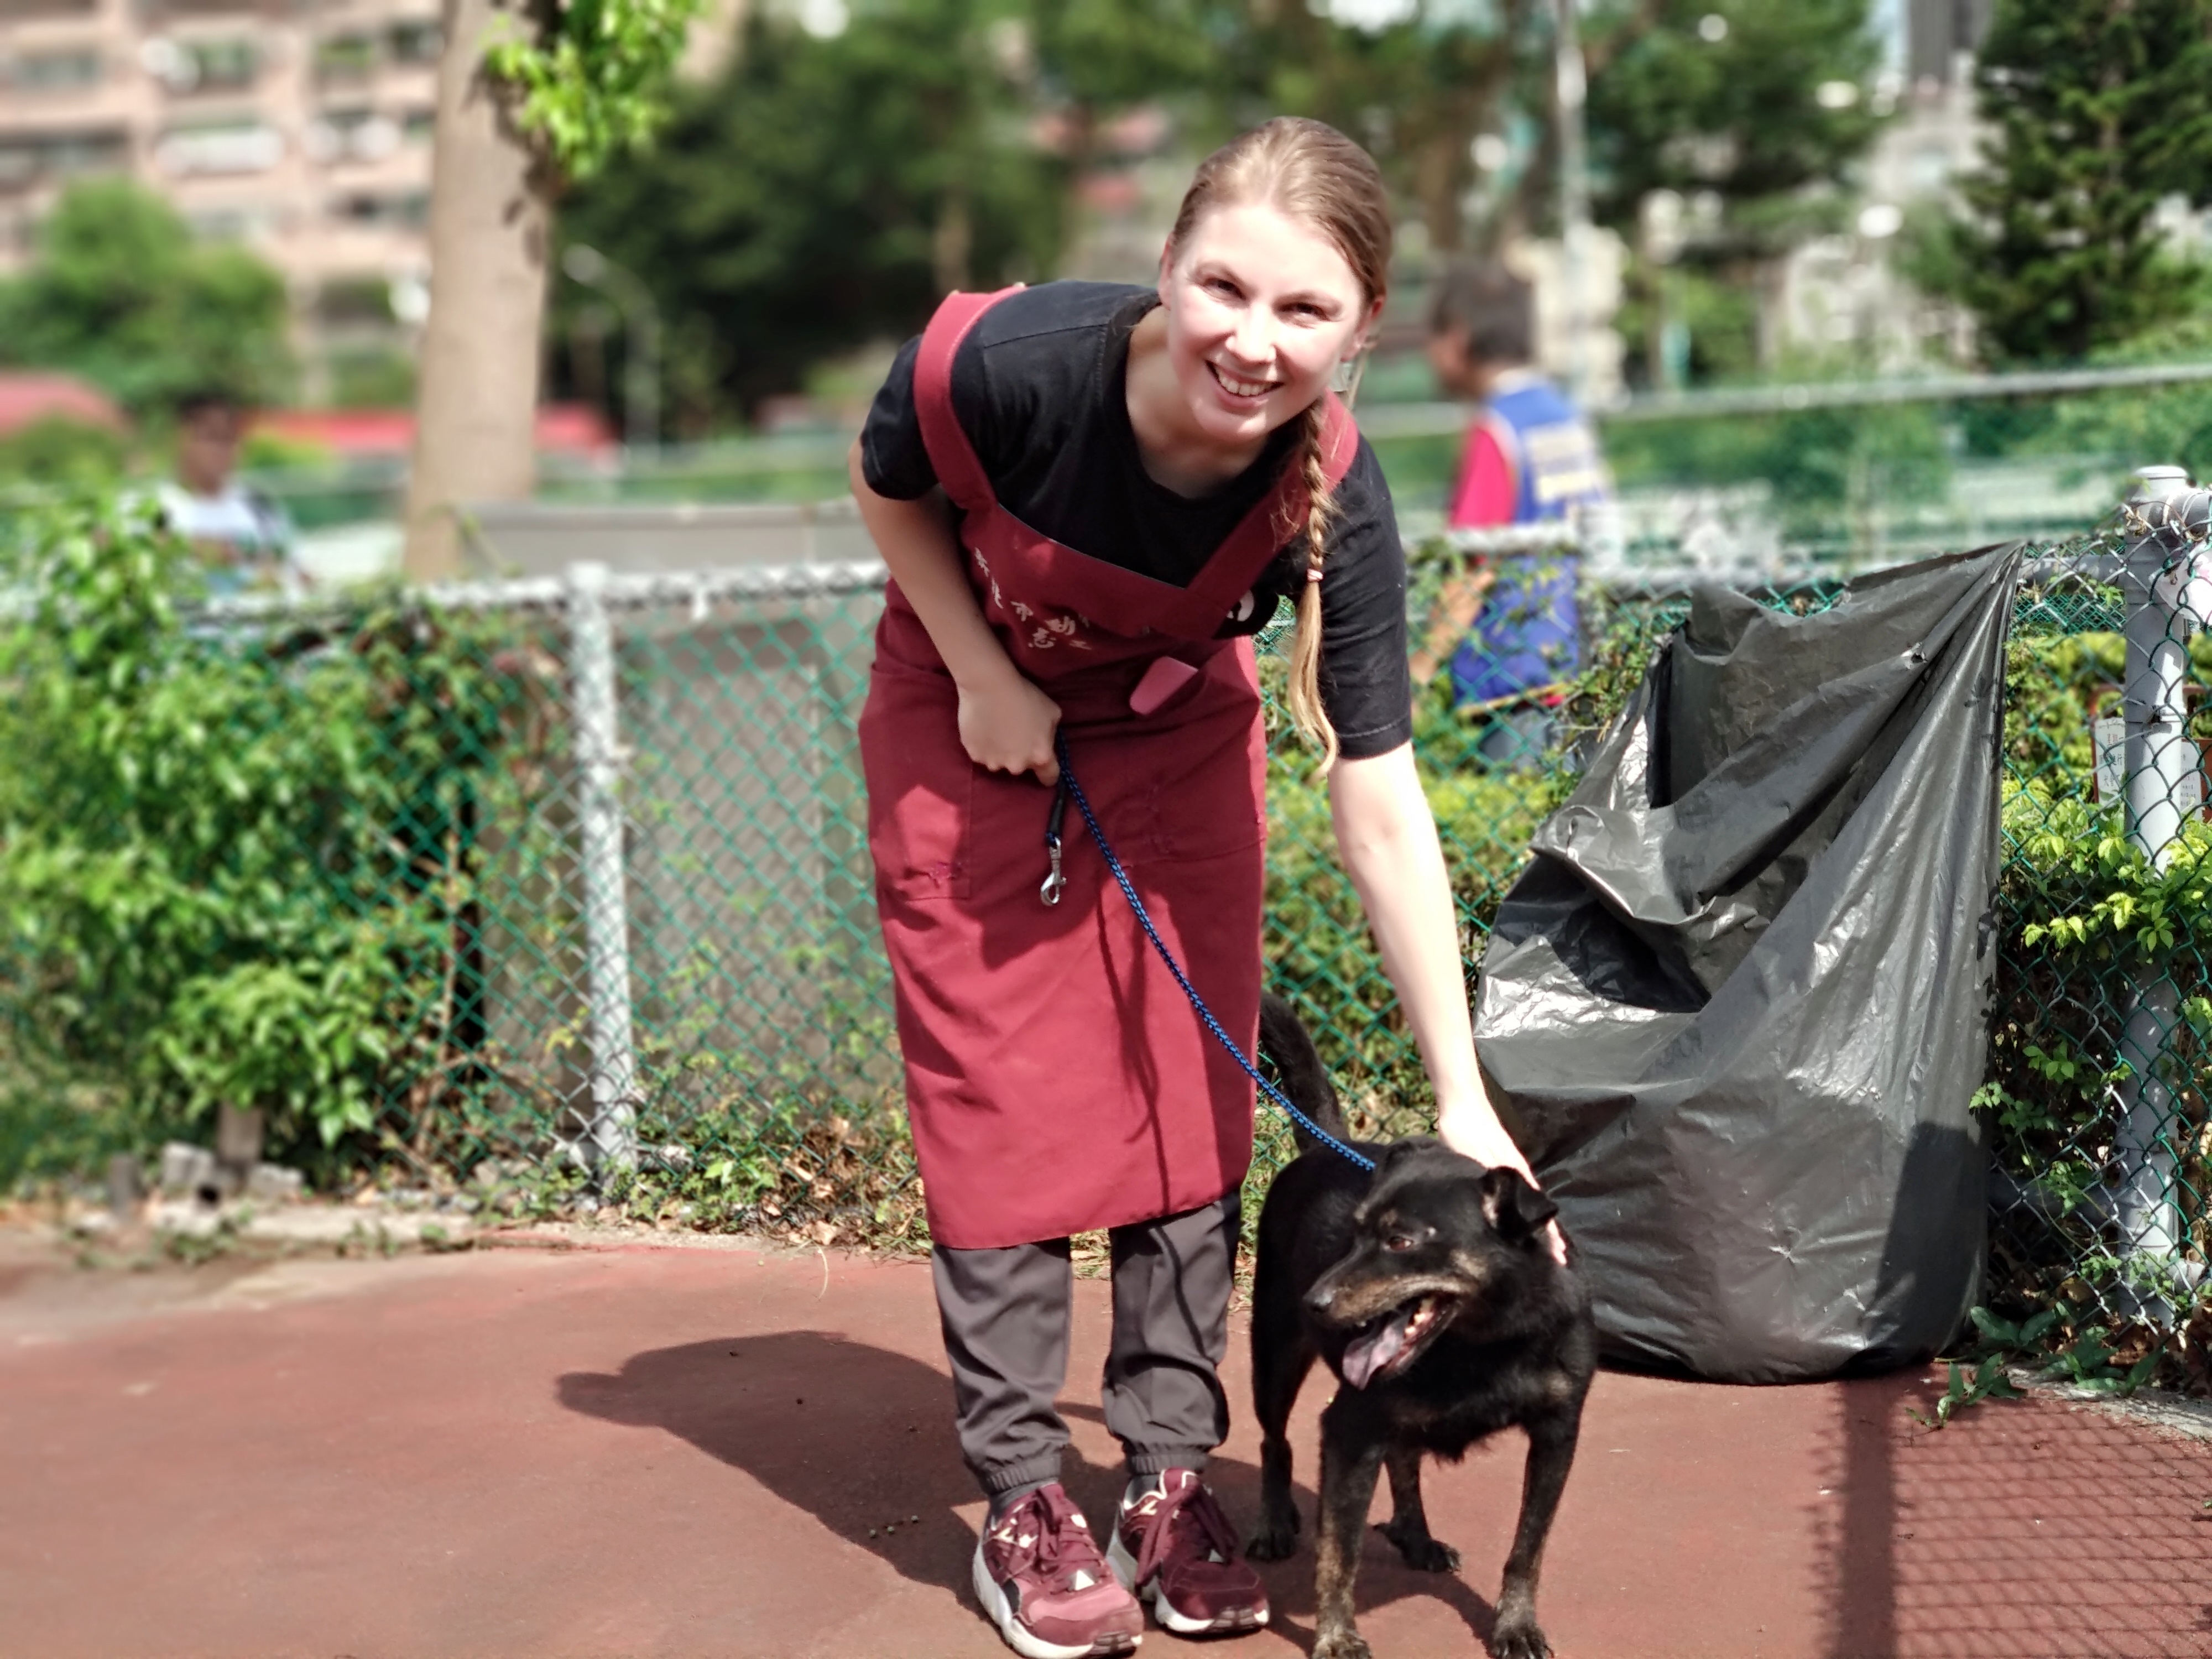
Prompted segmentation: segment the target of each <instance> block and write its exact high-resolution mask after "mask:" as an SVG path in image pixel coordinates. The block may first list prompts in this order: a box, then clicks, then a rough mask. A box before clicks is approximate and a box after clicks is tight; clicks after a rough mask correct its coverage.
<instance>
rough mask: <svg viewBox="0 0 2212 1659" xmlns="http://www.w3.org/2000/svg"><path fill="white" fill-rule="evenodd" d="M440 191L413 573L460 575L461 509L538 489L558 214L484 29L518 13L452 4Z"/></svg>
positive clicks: (410, 517) (420, 403)
mask: <svg viewBox="0 0 2212 1659" xmlns="http://www.w3.org/2000/svg"><path fill="white" fill-rule="evenodd" d="M444 10H445V32H446V47H445V52H444V55H443V56H442V57H441V59H440V61H439V64H438V113H437V128H436V132H435V141H434V142H435V148H434V149H433V151H432V161H431V178H432V189H431V192H430V317H429V321H428V325H427V326H426V327H425V328H424V330H423V333H422V363H421V374H420V382H419V384H420V386H421V391H420V393H419V395H418V397H417V399H416V428H415V453H414V457H413V459H412V461H411V463H410V470H409V475H408V486H407V551H406V556H405V569H406V574H407V576H408V578H409V579H410V580H414V581H434V580H438V579H440V578H441V577H447V576H451V575H453V574H456V573H457V572H458V571H459V568H460V563H461V548H462V542H463V536H462V525H461V522H460V520H459V509H461V508H463V507H466V506H467V505H468V504H470V503H472V502H476V501H521V500H526V499H527V498H528V496H529V495H530V492H531V487H532V483H534V482H535V456H534V454H533V443H532V438H533V430H532V428H533V425H534V422H535V417H536V413H537V408H538V335H539V329H540V326H541V324H542V321H543V318H544V308H545V282H546V270H545V264H546V252H547V245H548V242H549V240H550V222H551V209H550V202H549V200H548V191H547V181H546V175H545V173H544V172H543V171H542V170H541V169H540V168H539V167H538V166H537V164H536V163H535V161H534V159H533V157H532V153H531V151H530V149H529V148H528V146H527V145H526V143H525V142H524V141H523V139H522V137H521V136H520V134H519V133H517V132H516V131H515V130H514V127H513V124H512V123H511V122H510V121H509V120H508V119H507V115H506V112H505V111H504V110H503V108H502V107H501V101H500V100H499V99H498V97H497V96H496V95H495V91H494V89H493V88H492V86H491V84H490V83H489V81H488V80H487V79H486V77H485V76H484V73H483V53H484V45H485V38H484V37H485V32H486V30H487V28H488V27H490V26H491V25H492V24H493V23H494V21H495V20H497V19H500V18H501V17H502V16H506V17H508V18H510V19H513V18H514V16H515V14H513V12H510V11H507V9H505V8H503V7H501V6H500V5H498V4H496V3H495V0H446V3H445V9H444Z"/></svg>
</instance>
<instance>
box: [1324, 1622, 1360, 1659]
mask: <svg viewBox="0 0 2212 1659" xmlns="http://www.w3.org/2000/svg"><path fill="white" fill-rule="evenodd" d="M1313 1659H1375V1650H1374V1649H1372V1648H1370V1647H1369V1646H1368V1645H1367V1638H1365V1637H1364V1636H1362V1635H1361V1634H1360V1633H1359V1632H1358V1631H1356V1630H1354V1629H1352V1626H1349V1625H1346V1626H1341V1627H1340V1628H1338V1629H1335V1630H1325V1631H1323V1632H1321V1634H1320V1635H1319V1636H1317V1637H1316V1638H1314V1650H1313Z"/></svg>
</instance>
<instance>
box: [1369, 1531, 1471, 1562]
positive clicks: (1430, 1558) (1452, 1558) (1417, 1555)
mask: <svg viewBox="0 0 2212 1659" xmlns="http://www.w3.org/2000/svg"><path fill="white" fill-rule="evenodd" d="M1375 1530H1376V1531H1377V1532H1379V1533H1381V1534H1383V1536H1384V1537H1385V1538H1387V1539H1389V1541H1391V1542H1392V1543H1393V1544H1395V1545H1396V1546H1397V1547H1398V1553H1399V1554H1400V1555H1401V1557H1403V1558H1404V1559H1405V1563H1406V1565H1407V1566H1409V1567H1411V1568H1413V1571H1416V1572H1457V1571H1459V1552H1458V1551H1457V1550H1455V1549H1454V1548H1453V1547H1451V1546H1450V1545H1449V1544H1446V1543H1443V1542H1441V1541H1438V1540H1437V1539H1434V1538H1431V1537H1430V1536H1429V1534H1428V1531H1427V1529H1426V1528H1423V1529H1422V1530H1421V1531H1419V1532H1417V1533H1410V1534H1409V1533H1407V1532H1403V1531H1401V1530H1400V1528H1399V1527H1398V1524H1397V1522H1395V1521H1386V1522H1378V1523H1377V1524H1376V1528H1375Z"/></svg>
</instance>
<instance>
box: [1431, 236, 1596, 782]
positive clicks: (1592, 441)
mask: <svg viewBox="0 0 2212 1659" xmlns="http://www.w3.org/2000/svg"><path fill="white" fill-rule="evenodd" d="M1534 337H1535V301H1534V294H1533V293H1532V292H1531V290H1530V289H1529V287H1528V283H1525V282H1523V281H1522V279H1521V278H1520V277H1518V276H1515V275H1513V273H1512V272H1510V271H1509V270H1506V269H1504V267H1503V266H1502V265H1499V264H1495V263H1492V262H1481V263H1477V262H1472V261H1470V262H1462V263H1455V264H1452V265H1449V266H1448V267H1447V268H1446V269H1445V270H1444V273H1443V277H1442V279H1441V280H1440V281H1439V282H1438V283H1437V290H1436V295H1435V297H1434V299H1433V300H1432V301H1431V307H1430V313H1429V361H1430V362H1431V365H1432V366H1433V367H1434V368H1435V370H1436V374H1437V380H1438V381H1439V383H1440V384H1441V385H1442V386H1443V389H1444V390H1445V391H1446V392H1449V393H1451V394H1452V395H1454V396H1456V397H1462V398H1476V399H1479V400H1480V403H1481V405H1482V407H1481V410H1480V413H1479V414H1478V415H1477V416H1476V417H1475V420H1474V424H1473V425H1472V426H1471V427H1470V428H1469V429H1468V436H1467V447H1466V450H1465V452H1464V453H1462V457H1461V460H1460V468H1459V475H1458V477H1457V478H1456V480H1455V482H1454V483H1453V486H1452V494H1451V501H1450V503H1449V507H1448V509H1447V512H1446V514H1445V522H1446V524H1447V525H1448V526H1449V527H1451V528H1452V529H1455V530H1462V529H1479V528H1483V527H1486V526H1498V525H1517V524H1539V523H1543V522H1547V521H1549V520H1565V519H1571V518H1574V517H1576V516H1577V515H1579V514H1581V513H1584V512H1586V511H1587V510H1588V509H1589V508H1592V507H1600V506H1602V505H1604V504H1606V503H1608V502H1610V501H1611V500H1612V497H1613V485H1612V481H1611V479H1610V478H1609V477H1608V476H1607V472H1606V469H1605V463H1604V460H1603V459H1601V456H1600V455H1599V453H1598V447H1597V438H1596V435H1595V434H1594V433H1593V432H1592V431H1591V430H1590V427H1589V422H1587V421H1585V420H1584V419H1583V416H1582V414H1581V412H1580V411H1579V410H1577V409H1576V408H1575V406H1574V404H1572V403H1571V402H1570V401H1569V400H1568V398H1567V396H1566V394H1565V392H1561V391H1560V390H1559V387H1557V386H1554V385H1553V384H1552V382H1551V381H1549V380H1546V379H1545V378H1544V376H1543V375H1542V374H1539V373H1538V372H1537V371H1536V370H1535V368H1533V367H1532V366H1531V364H1532V362H1533V359H1534V356H1535V348H1534ZM1580 574H1581V561H1580V560H1579V559H1577V558H1576V557H1574V556H1571V555H1567V554H1561V553H1541V554H1530V555H1517V556H1510V557H1501V558H1490V559H1482V560H1478V561H1474V562H1471V563H1470V565H1469V567H1468V568H1467V569H1466V570H1464V571H1462V573H1460V574H1457V575H1456V576H1455V577H1453V578H1452V579H1451V580H1449V581H1447V582H1446V583H1445V585H1444V588H1443V592H1442V593H1441V594H1440V596H1439V598H1438V602H1437V608H1436V611H1435V612H1434V613H1433V614H1432V616H1431V620H1430V625H1429V628H1428V631H1427V635H1426V637H1425V639H1424V640H1423V641H1422V644H1421V647H1420V648H1419V650H1417V651H1416V652H1415V653H1413V679H1414V684H1416V685H1426V684H1429V683H1430V682H1431V681H1432V680H1433V679H1434V678H1436V675H1437V669H1438V667H1439V666H1440V665H1443V666H1445V667H1447V668H1448V669H1449V673H1450V675H1451V696H1452V702H1453V704H1454V705H1455V707H1456V708H1459V709H1460V710H1461V711H1462V714H1467V715H1468V716H1469V717H1470V718H1473V719H1475V720H1479V722H1480V725H1481V727H1482V732H1481V736H1480V738H1478V740H1477V743H1476V750H1477V752H1478V753H1479V754H1480V755H1481V756H1482V757H1484V758H1485V759H1486V760H1487V761H1489V762H1490V763H1492V764H1495V765H1501V766H1513V765H1526V764H1529V763H1534V761H1536V760H1538V759H1539V758H1541V757H1542V755H1543V754H1544V752H1545V750H1547V749H1548V748H1550V746H1551V744H1552V740H1553V724H1554V723H1553V713H1552V711H1553V707H1554V706H1555V705H1556V704H1557V702H1559V697H1560V695H1561V688H1562V686H1563V684H1564V683H1565V681H1567V680H1569V679H1571V678H1573V677H1574V675H1575V674H1576V673H1577V671H1578V670H1579V669H1580V668H1581V665H1582V644H1581V636H1580V627H1581V620H1580V617H1579V614H1578V612H1577V608H1576V603H1575V584H1576V581H1577V578H1578V577H1579V576H1580Z"/></svg>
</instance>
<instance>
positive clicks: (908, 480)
mask: <svg viewBox="0 0 2212 1659" xmlns="http://www.w3.org/2000/svg"><path fill="white" fill-rule="evenodd" d="M919 356H921V336H920V335H916V336H915V337H914V338H913V339H911V340H908V342H907V343H906V344H905V345H903V346H902V347H901V348H900V349H899V354H898V356H897V357H896V359H894V360H893V361H892V363H891V371H890V374H886V375H885V376H884V384H883V388H882V389H881V390H880V391H878V392H877V393H876V400H875V402H874V403H872V404H870V405H869V406H868V419H867V423H866V425H865V426H863V427H862V428H860V476H861V477H864V478H866V480H867V483H868V488H869V489H872V490H874V491H875V492H876V494H877V495H883V496H886V497H888V498H889V499H890V500H892V501H915V500H918V499H920V498H921V496H924V495H927V494H928V493H929V492H930V490H931V489H932V488H933V487H934V486H935V484H936V483H937V469H936V468H935V467H934V466H933V465H931V464H930V459H929V449H928V447H927V445H926V444H924V443H923V442H922V439H921V415H920V413H919V412H918V411H917V410H915V405H914V365H915V358H917V357H919Z"/></svg>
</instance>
